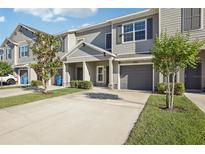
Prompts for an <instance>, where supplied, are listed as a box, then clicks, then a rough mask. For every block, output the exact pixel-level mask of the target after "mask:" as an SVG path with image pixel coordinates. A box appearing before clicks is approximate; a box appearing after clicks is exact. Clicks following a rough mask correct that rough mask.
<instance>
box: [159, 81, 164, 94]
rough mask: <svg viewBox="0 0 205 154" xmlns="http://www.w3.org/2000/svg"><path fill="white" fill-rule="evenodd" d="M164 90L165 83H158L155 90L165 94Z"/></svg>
mask: <svg viewBox="0 0 205 154" xmlns="http://www.w3.org/2000/svg"><path fill="white" fill-rule="evenodd" d="M165 91H166V84H165V83H158V84H157V92H158V93H159V94H165Z"/></svg>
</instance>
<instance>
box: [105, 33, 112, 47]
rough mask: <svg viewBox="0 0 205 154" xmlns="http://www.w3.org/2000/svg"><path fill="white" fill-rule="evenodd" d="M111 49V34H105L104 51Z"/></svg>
mask: <svg viewBox="0 0 205 154" xmlns="http://www.w3.org/2000/svg"><path fill="white" fill-rule="evenodd" d="M111 48H112V34H111V33H107V34H105V49H106V50H108V51H111Z"/></svg>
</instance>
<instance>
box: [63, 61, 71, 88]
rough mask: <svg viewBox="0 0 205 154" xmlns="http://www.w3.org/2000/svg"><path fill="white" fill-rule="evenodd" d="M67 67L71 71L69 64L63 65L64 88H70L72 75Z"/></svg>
mask: <svg viewBox="0 0 205 154" xmlns="http://www.w3.org/2000/svg"><path fill="white" fill-rule="evenodd" d="M66 65H67V67H68V69H69V64H65V63H64V64H63V87H67V86H70V73H69V72H68V70H67V69H66Z"/></svg>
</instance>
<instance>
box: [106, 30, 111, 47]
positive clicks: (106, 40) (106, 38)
mask: <svg viewBox="0 0 205 154" xmlns="http://www.w3.org/2000/svg"><path fill="white" fill-rule="evenodd" d="M109 34H111V48H107V35H109ZM105 49H106V50H112V33H111V32H109V33H105Z"/></svg>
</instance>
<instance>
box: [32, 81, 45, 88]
mask: <svg viewBox="0 0 205 154" xmlns="http://www.w3.org/2000/svg"><path fill="white" fill-rule="evenodd" d="M42 85H43V83H42V81H40V80H32V81H31V86H32V87H38V86H42Z"/></svg>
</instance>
